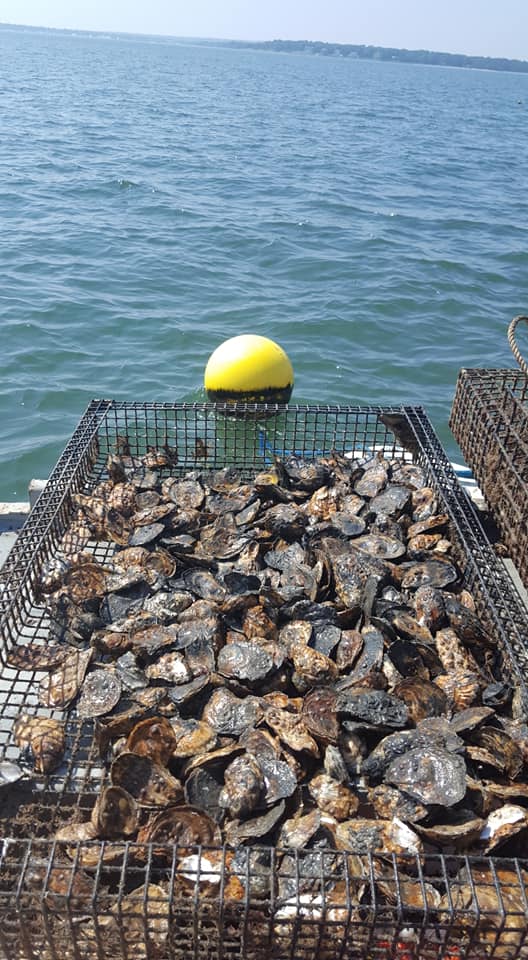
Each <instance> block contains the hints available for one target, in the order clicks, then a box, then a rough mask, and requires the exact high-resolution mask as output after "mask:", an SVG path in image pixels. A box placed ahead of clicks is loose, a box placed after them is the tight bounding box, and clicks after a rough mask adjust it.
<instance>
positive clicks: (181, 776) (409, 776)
mask: <svg viewBox="0 0 528 960" xmlns="http://www.w3.org/2000/svg"><path fill="white" fill-rule="evenodd" d="M174 460H175V454H174V452H173V451H171V450H170V449H168V448H164V449H159V450H158V449H150V450H149V452H148V453H147V455H146V456H144V457H141V458H138V457H134V456H132V455H131V454H130V450H129V447H128V443H127V441H126V438H120V440H119V443H118V447H117V449H116V452H115V453H112V454H111V455H110V456H109V458H108V464H107V470H108V479H106V480H104V481H103V482H101V483H99V484H98V485H97V486H95V487H94V488H93V489H92V490H91V491H90V492H88V493H84V494H76V495H74V497H73V499H74V504H75V518H74V520H73V522H72V523H71V525H70V527H69V529H68V530H67V532H66V534H65V536H64V538H63V540H62V543H61V545H60V550H59V552H58V553H57V555H56V557H55V558H54V559H53V560H52V561H51V562H50V563H48V564H47V566H46V568H45V569H44V570H43V573H42V578H41V585H40V586H41V591H42V595H43V597H44V599H45V603H46V605H47V609H48V613H49V616H50V620H51V630H50V642H49V644H48V645H47V646H45V647H43V646H37V645H34V644H26V645H20V646H18V647H16V648H15V649H14V650H13V651H12V652H11V654H10V660H9V662H10V663H11V665H12V666H15V667H17V668H18V669H31V670H39V671H45V676H44V679H43V680H42V682H41V684H40V691H39V700H40V703H41V705H42V706H43V707H45V708H52V710H53V711H57V710H66V709H68V710H69V711H71V715H73V716H77V717H78V718H79V720H81V721H94V722H95V730H96V738H97V744H98V748H99V751H100V754H101V757H102V758H103V760H104V762H105V764H106V766H107V769H108V778H109V780H108V785H107V786H106V787H105V789H104V790H102V792H101V794H100V795H99V797H98V799H97V802H96V804H95V807H94V810H93V814H92V817H91V819H90V820H89V821H88V822H85V823H82V824H79V823H76V824H68V825H66V826H64V827H62V828H61V830H60V831H59V833H58V834H57V838H58V839H59V840H62V841H64V842H66V843H68V842H73V841H76V840H89V839H95V838H98V839H105V840H107V841H110V843H108V844H107V845H106V848H105V849H106V854H105V856H107V857H111V856H112V852H111V851H112V841H120V840H123V839H128V840H133V841H137V842H138V843H139V844H142V843H144V842H152V843H153V844H160V845H162V844H167V843H171V844H174V843H176V844H178V845H179V846H181V847H182V848H190V847H191V846H193V845H195V844H203V845H206V846H207V845H210V846H216V845H218V844H221V843H226V844H228V845H229V846H231V847H234V848H239V847H240V846H241V845H253V844H259V845H276V846H277V847H281V848H297V849H299V850H301V849H302V850H309V849H314V850H325V849H328V850H332V849H337V850H343V851H348V852H349V853H350V854H357V855H358V856H359V855H362V854H366V853H370V852H372V853H379V852H384V853H394V854H396V855H403V854H414V855H416V856H420V855H421V854H422V853H424V852H428V851H433V852H435V851H441V852H445V851H449V852H461V851H463V852H468V851H469V852H472V853H490V852H492V851H493V852H495V851H497V850H501V852H502V851H506V852H507V851H508V850H509V846H508V845H510V846H511V844H510V841H511V840H512V838H515V844H514V848H515V851H516V853H518V852H519V850H520V849H521V847H522V849H523V850H524V849H526V842H527V837H528V784H527V782H526V767H525V763H526V760H527V758H528V726H527V725H526V724H525V723H524V722H523V717H522V716H521V713H522V711H521V709H520V707H519V698H518V693H517V691H516V689H515V686H514V684H513V680H512V679H511V677H510V678H506V679H504V677H503V676H502V675H501V663H500V659H499V656H498V652H497V649H496V645H495V642H494V637H493V636H491V635H490V634H489V633H488V632H487V630H486V629H485V627H484V626H483V624H482V622H481V621H480V619H479V617H478V616H477V614H476V612H475V604H474V600H473V598H472V596H471V595H470V594H469V593H468V591H467V590H466V589H465V587H464V583H463V579H462V575H461V571H460V569H459V567H458V566H457V564H456V562H455V560H454V559H453V555H452V546H451V543H450V539H449V522H448V516H447V515H446V514H445V513H443V512H442V510H441V505H440V504H439V502H438V498H437V495H436V494H435V491H434V490H433V489H432V488H431V487H430V486H428V485H427V482H426V476H425V474H424V471H423V470H422V469H421V468H420V466H418V465H416V464H414V463H410V462H405V461H403V460H395V461H391V462H389V461H387V460H385V459H384V458H383V456H382V455H381V454H377V455H375V456H373V457H372V458H370V459H353V458H347V457H344V456H341V455H339V454H332V455H330V456H328V457H321V458H318V459H316V460H310V461H309V460H304V459H302V458H300V457H295V456H290V457H286V458H284V459H282V460H279V459H278V458H276V459H275V461H274V462H273V463H272V464H270V467H269V469H268V470H267V471H266V472H265V473H259V474H257V475H256V476H255V477H254V478H253V479H252V480H251V481H249V480H247V479H244V478H243V477H241V475H240V473H239V472H237V471H236V470H235V469H225V470H221V471H218V472H216V473H213V472H206V471H203V472H198V471H196V472H192V473H188V474H187V475H185V476H183V477H178V476H176V475H173V473H175V472H176V471H175V470H174V467H175V463H174ZM96 542H99V543H100V542H106V543H107V544H112V545H113V548H112V550H110V549H108V550H107V551H106V554H105V553H104V551H103V550H102V548H101V546H99V548H98V550H97V551H96V553H94V547H95V546H96ZM97 553H101V554H103V555H106V556H107V557H108V559H105V560H103V561H101V560H98V559H96V555H97ZM47 712H48V713H49V709H48V711H47ZM14 738H15V742H16V743H17V744H18V745H19V746H20V747H21V748H22V749H23V750H24V751H25V752H26V755H27V754H28V753H29V754H30V755H31V756H32V758H33V762H34V767H35V770H36V771H37V772H38V773H40V774H49V773H50V772H51V771H53V770H56V769H58V768H59V767H60V765H61V763H62V762H63V758H64V751H65V736H64V725H63V723H62V722H60V721H58V720H54V719H50V718H49V717H30V716H28V715H26V714H24V715H22V716H20V717H19V718H18V720H17V722H16V724H15V728H14ZM154 849H155V850H156V849H157V848H156V847H155V848H154ZM163 849H164V848H163V847H162V846H160V847H159V855H160V856H162V855H163V853H162V851H163ZM99 856H100V854H99V851H98V849H97V847H95V848H90V847H89V846H88V847H86V850H85V852H84V854H83V866H85V867H89V866H91V865H93V866H96V865H97V862H98V857H99ZM90 857H93V864H92V862H91V860H90ZM210 857H211V863H212V862H213V860H214V855H213V853H211V855H210ZM188 860H189V863H188V866H187V869H188V871H189V876H190V877H191V878H192V877H193V876H195V873H194V874H193V866H192V863H193V858H192V854H191V853H189V855H188ZM185 869H186V868H185V863H184V866H183V868H182V870H183V875H184V876H185ZM211 870H213V867H211ZM233 882H234V880H233ZM381 882H382V881H381ZM409 884H412V881H411V880H409ZM418 886H419V885H417V884H415V888H417V887H418ZM388 889H389V888H388V887H387V890H388ZM420 890H421V893H420V892H419V891H415V892H416V896H417V897H418V899H419V898H420V897H422V898H423V897H424V896H425V895H426V894H427V896H428V897H430V898H431V899H432V903H430V904H429V905H430V906H431V905H434V906H439V904H440V903H441V893H440V892H438V890H435V889H434V888H431V891H426V894H424V893H423V886H422V887H421V888H420ZM387 896H389V892H387Z"/></svg>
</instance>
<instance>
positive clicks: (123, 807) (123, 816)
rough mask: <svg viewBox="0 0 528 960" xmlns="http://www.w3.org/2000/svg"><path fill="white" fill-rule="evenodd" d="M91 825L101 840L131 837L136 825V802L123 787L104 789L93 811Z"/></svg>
mask: <svg viewBox="0 0 528 960" xmlns="http://www.w3.org/2000/svg"><path fill="white" fill-rule="evenodd" d="M91 823H92V825H93V827H94V829H95V830H96V836H98V837H100V838H101V839H105V840H117V839H119V838H122V837H132V836H133V835H134V833H135V832H136V830H137V825H138V811H137V804H136V801H135V800H134V798H133V797H132V796H131V795H130V794H129V793H128V792H127V790H124V789H123V787H105V788H104V790H103V792H102V793H101V794H100V796H99V797H98V799H97V802H96V804H95V807H94V809H93V812H92V818H91Z"/></svg>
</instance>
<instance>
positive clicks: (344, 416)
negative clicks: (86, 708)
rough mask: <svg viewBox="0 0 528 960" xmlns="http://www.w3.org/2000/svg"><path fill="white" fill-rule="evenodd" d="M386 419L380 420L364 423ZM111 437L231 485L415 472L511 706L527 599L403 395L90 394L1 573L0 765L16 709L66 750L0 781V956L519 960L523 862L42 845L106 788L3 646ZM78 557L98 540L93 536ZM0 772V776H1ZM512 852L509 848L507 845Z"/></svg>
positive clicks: (83, 729) (15, 636)
mask: <svg viewBox="0 0 528 960" xmlns="http://www.w3.org/2000/svg"><path fill="white" fill-rule="evenodd" d="M384 414H385V415H387V414H390V415H396V417H397V420H398V421H399V429H396V428H394V431H395V432H393V430H391V429H389V428H387V427H386V426H385V425H384V423H383V420H382V419H380V417H381V416H383V415H384ZM120 437H126V438H127V442H128V443H129V445H130V447H131V451H132V453H134V454H142V453H144V452H145V451H146V450H147V448H148V447H150V446H153V445H154V446H156V445H157V446H159V445H168V446H170V448H171V449H172V450H173V451H176V450H177V455H176V453H175V454H174V460H176V457H177V463H173V465H172V466H171V468H170V473H171V475H174V474H177V475H180V476H183V475H185V474H187V473H188V471H190V470H199V471H200V472H204V471H206V472H207V471H212V470H218V469H219V468H223V467H229V466H233V465H234V466H236V467H237V469H238V470H239V471H240V472H241V473H242V475H245V476H247V477H250V476H253V475H254V473H255V471H257V470H258V471H260V470H262V469H265V468H266V467H268V466H269V465H270V464H272V463H273V460H274V457H275V456H279V457H284V456H285V455H288V454H291V453H293V454H296V455H299V456H302V457H305V458H313V457H317V456H319V455H323V454H328V453H330V452H332V451H337V452H339V453H341V454H342V453H349V454H352V455H353V456H356V457H359V456H370V455H371V454H372V453H373V452H374V451H376V450H380V449H381V450H383V451H384V453H385V455H387V456H389V457H391V456H394V457H404V458H406V459H408V460H412V461H413V462H415V463H417V464H419V465H420V466H421V467H422V469H423V470H424V472H425V475H426V477H427V481H428V483H429V485H430V486H431V487H432V488H433V490H434V491H435V494H436V496H437V497H438V500H439V503H440V508H441V509H442V510H443V511H445V512H446V513H447V514H448V517H449V522H450V539H451V540H452V543H453V549H454V551H455V557H456V560H457V562H458V564H459V566H460V568H461V570H462V572H463V575H464V582H465V584H466V586H467V588H468V589H469V590H470V591H472V593H473V595H474V598H475V601H476V604H477V611H478V614H479V616H480V617H481V619H482V621H483V623H485V625H486V628H487V629H488V631H489V632H490V633H491V634H492V635H493V637H494V638H495V639H496V643H497V647H498V649H499V650H500V652H501V654H502V657H503V664H504V674H505V675H514V676H515V677H516V682H517V684H518V686H519V689H520V690H521V691H522V696H523V698H524V699H523V703H524V704H528V694H527V691H526V686H525V678H526V676H527V669H528V642H527V635H528V631H527V623H526V611H525V609H524V607H523V605H522V602H521V600H520V597H519V596H518V594H517V592H516V590H515V587H514V586H513V584H512V582H511V580H510V579H509V577H508V575H507V573H506V572H505V570H504V568H503V567H502V565H501V564H500V563H499V562H498V561H497V559H496V556H495V553H494V551H493V549H492V548H491V546H490V545H489V543H488V541H487V539H486V536H485V534H484V532H483V529H482V527H481V524H480V522H479V519H478V517H477V515H476V513H475V512H474V510H473V508H472V506H471V504H470V502H469V501H468V499H467V497H466V495H465V493H464V492H463V490H462V489H461V488H460V487H459V485H458V482H457V480H456V477H455V474H454V472H453V470H452V468H451V466H450V464H449V462H448V461H447V459H446V457H445V454H444V452H443V450H442V448H441V445H440V444H439V442H438V440H437V438H436V435H435V433H434V431H433V428H432V426H431V424H430V422H429V420H428V418H427V416H426V414H425V413H424V411H423V410H422V409H421V408H420V407H391V408H382V407H359V406H358V407H356V406H347V407H344V406H341V407H331V406H318V407H297V406H292V405H290V406H288V407H282V406H272V405H260V406H258V405H240V404H238V405H236V406H234V407H229V408H222V407H219V406H214V405H208V404H203V405H201V404H161V403H159V404H158V403H117V402H113V401H110V400H102V401H94V402H92V403H91V404H90V406H89V407H88V409H87V411H86V413H85V414H84V416H83V417H82V419H81V421H80V423H79V425H78V427H77V429H76V431H75V433H74V435H73V437H72V439H71V440H70V442H69V443H68V445H67V447H66V449H65V451H64V453H63V455H62V456H61V458H60V460H59V461H58V463H57V465H56V467H55V469H54V470H53V472H52V474H51V476H50V479H49V481H48V483H47V485H46V488H45V490H44V492H43V494H42V495H41V497H40V499H39V501H38V503H37V505H36V507H35V509H34V510H33V511H32V513H31V515H30V517H29V519H28V521H27V523H26V525H25V527H24V528H23V530H22V532H21V533H20V536H19V538H18V540H17V543H16V545H15V548H14V549H13V551H12V552H11V554H10V556H9V558H8V560H7V562H6V564H5V566H4V568H3V570H2V573H1V577H0V615H1V635H0V664H1V676H0V690H1V695H2V696H1V702H0V761H13V762H17V761H19V759H20V753H19V750H18V748H17V747H15V745H14V743H13V736H12V733H13V724H14V722H15V720H16V718H17V717H18V716H19V715H20V713H21V712H25V713H27V714H29V715H31V716H37V715H50V716H51V717H59V718H60V719H63V720H65V730H66V741H67V750H66V759H65V761H64V763H63V765H62V766H61V767H60V768H59V769H58V770H56V771H54V772H52V773H50V774H48V775H43V774H36V773H35V774H33V776H32V777H31V778H30V779H29V778H24V779H22V780H20V781H19V782H18V783H16V784H14V785H13V786H11V787H5V786H4V787H3V788H2V792H1V793H0V801H1V807H0V820H1V825H0V829H1V832H2V834H3V836H4V838H5V839H4V840H3V843H2V847H1V856H0V956H2V957H5V958H6V960H12V958H13V960H14V958H17V960H36V958H40V960H44V958H45V960H48V958H50V960H59V958H60V960H65V958H66V957H67V958H70V957H72V958H76V960H80V958H82V960H84V958H91V957H93V958H98V960H99V958H103V957H105V958H106V957H112V958H114V957H115V958H132V957H134V958H136V960H139V958H141V957H145V958H147V957H148V958H156V960H158V958H159V960H163V958H167V960H168V958H178V960H180V958H181V960H188V958H202V957H203V958H204V960H205V958H210V960H220V958H225V960H227V958H238V960H242V958H244V960H272V958H273V960H287V958H290V960H316V958H320V960H326V958H328V960H330V958H332V960H334V958H343V960H345V958H349V960H352V958H354V960H356V958H357V960H360V958H361V960H363V958H365V960H366V958H370V957H372V958H380V960H388V958H400V960H412V958H413V957H416V958H426V957H427V958H428V957H431V958H449V960H458V958H459V957H460V958H462V957H471V958H475V960H477V958H483V957H497V958H505V960H510V958H511V960H514V958H515V957H517V956H526V957H528V942H527V939H528V934H527V925H528V903H527V899H526V881H527V880H528V863H525V862H524V860H522V859H521V860H514V859H504V860H499V859H497V858H492V857H464V856H455V855H452V854H451V852H449V851H446V853H445V854H444V855H439V854H429V855H423V856H411V855H409V856H407V855H403V854H402V855H397V856H396V855H395V854H394V853H387V854H385V855H380V856H378V855H371V854H369V855H366V854H365V855H364V856H363V855H361V856H360V855H356V854H354V855H352V854H350V853H347V852H346V851H333V850H328V849H324V850H297V851H295V850H294V851H292V850H279V849H275V848H269V847H262V846H251V845H249V846H244V845H242V846H240V847H239V848H237V849H233V848H230V847H213V848H208V847H206V846H199V847H192V848H191V847H190V846H185V847H184V848H183V849H181V848H178V847H177V846H175V845H174V844H166V845H164V844H162V843H156V844H155V845H153V844H152V843H144V844H137V843H133V842H123V841H118V842H114V841H111V840H108V841H100V840H96V841H91V842H88V841H86V842H77V843H75V842H71V843H70V844H69V845H67V847H66V849H65V845H64V843H59V842H58V841H57V840H56V839H54V837H55V834H56V831H57V829H58V828H59V827H61V826H62V825H63V824H65V823H71V822H72V821H75V820H77V821H78V822H79V823H85V822H86V821H87V820H89V818H90V815H91V812H92V810H93V808H94V804H95V802H96V799H97V796H98V794H99V793H100V791H101V788H102V786H103V785H104V784H105V783H106V782H107V777H108V774H107V771H106V769H105V765H104V763H103V761H102V759H101V756H100V752H99V747H98V743H97V737H96V730H95V728H94V722H93V721H92V720H85V721H82V720H81V719H79V717H78V716H76V714H75V712H73V711H70V712H67V713H66V715H64V714H63V713H62V712H61V711H57V710H53V709H49V710H45V709H44V708H43V707H42V706H41V705H40V704H39V700H38V683H39V680H40V678H41V676H42V675H41V674H39V673H35V672H29V671H22V670H17V669H14V668H13V667H12V666H10V665H9V662H8V657H9V653H10V651H12V649H13V648H14V647H15V645H17V644H24V643H27V642H30V641H31V642H35V641H37V642H39V641H40V642H42V643H43V644H46V643H47V641H48V637H49V632H50V621H49V612H47V609H46V607H45V605H44V604H43V602H42V600H41V598H40V593H39V580H40V575H41V571H42V569H43V567H44V565H45V564H46V563H47V562H48V561H49V560H50V558H52V557H53V556H55V555H56V553H57V550H58V547H59V544H60V541H61V538H62V537H63V535H64V533H65V531H66V529H67V527H68V524H69V522H70V520H71V518H72V516H73V514H74V510H75V506H74V501H73V496H74V494H76V493H78V492H89V491H90V490H92V489H93V488H94V486H95V485H96V484H97V483H99V482H100V481H101V480H103V479H105V478H106V476H107V472H106V464H107V457H108V454H109V452H111V451H113V450H114V449H115V446H116V443H118V442H119V438H120ZM92 550H93V553H94V555H95V556H96V557H98V558H99V559H100V560H103V561H104V560H105V559H107V558H109V557H110V555H111V553H112V551H113V550H114V545H112V544H110V543H108V542H94V543H93V544H92ZM1 769H2V768H1V766H0V771H1ZM521 854H522V851H521Z"/></svg>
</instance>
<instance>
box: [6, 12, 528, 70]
mask: <svg viewBox="0 0 528 960" xmlns="http://www.w3.org/2000/svg"><path fill="white" fill-rule="evenodd" d="M2 27H7V28H9V29H15V30H45V31H50V32H51V33H65V34H69V35H71V34H87V35H89V36H99V35H101V36H105V37H108V38H110V37H152V38H154V37H155V38H156V39H158V40H162V41H165V42H170V41H171V40H172V41H176V42H178V43H192V44H200V45H202V44H203V45H208V46H217V47H230V48H232V49H238V50H267V51H271V52H274V53H304V54H311V55H312V56H323V57H347V58H349V59H352V60H377V61H385V62H386V61H389V62H396V63H422V64H428V65H431V66H442V67H465V68H466V69H467V68H469V69H474V70H499V71H502V72H505V73H528V60H511V59H509V58H508V57H480V56H471V55H469V54H464V53H442V52H438V51H435V50H407V49H404V48H399V47H376V46H372V45H369V44H357V43H326V42H324V41H322V40H223V39H219V38H214V37H177V36H174V35H170V34H151V33H127V32H126V31H115V30H82V29H73V28H68V27H43V26H38V25H29V24H18V23H5V22H3V21H0V28H2Z"/></svg>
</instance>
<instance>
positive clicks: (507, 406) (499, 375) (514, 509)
mask: <svg viewBox="0 0 528 960" xmlns="http://www.w3.org/2000/svg"><path fill="white" fill-rule="evenodd" d="M527 393H528V378H527V377H526V376H525V375H524V374H523V373H520V372H518V371H515V370H461V372H460V374H459V377H458V381H457V386H456V392H455V398H454V401H453V407H452V411H451V421H450V426H451V429H452V431H453V434H454V436H455V439H456V440H457V442H458V444H459V446H460V449H461V450H462V453H463V454H464V457H465V459H466V461H467V463H468V464H469V465H470V466H471V468H472V470H473V473H474V475H475V477H476V479H477V481H478V483H479V485H480V487H481V489H482V492H483V494H484V496H485V498H486V500H487V502H488V504H489V507H490V509H491V511H492V513H493V516H494V519H495V521H496V523H497V526H498V527H499V530H500V532H501V535H502V538H503V540H504V543H505V545H506V546H507V547H508V550H509V553H510V555H511V557H512V559H513V560H514V562H515V564H516V566H517V568H518V570H519V574H520V576H521V578H522V580H523V581H524V583H525V584H528V515H527V511H526V503H527V497H528V410H527V408H526V398H527Z"/></svg>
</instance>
